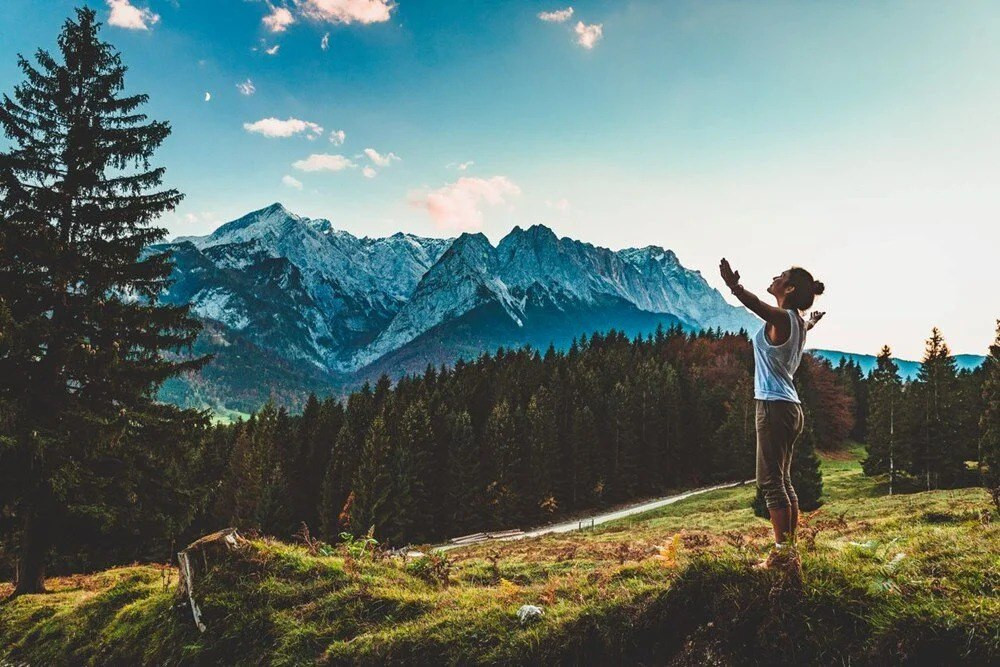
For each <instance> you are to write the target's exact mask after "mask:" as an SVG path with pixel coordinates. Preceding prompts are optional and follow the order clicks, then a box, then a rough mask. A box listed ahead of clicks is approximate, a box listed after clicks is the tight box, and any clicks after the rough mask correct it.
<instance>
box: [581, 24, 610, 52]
mask: <svg viewBox="0 0 1000 667" xmlns="http://www.w3.org/2000/svg"><path fill="white" fill-rule="evenodd" d="M574 31H575V32H576V43H577V44H579V45H580V46H582V47H583V48H585V49H592V48H594V45H595V44H597V42H598V41H599V40H600V39H601V37H603V36H604V24H603V23H591V24H590V25H587V24H586V23H584V22H583V21H577V22H576V28H574Z"/></svg>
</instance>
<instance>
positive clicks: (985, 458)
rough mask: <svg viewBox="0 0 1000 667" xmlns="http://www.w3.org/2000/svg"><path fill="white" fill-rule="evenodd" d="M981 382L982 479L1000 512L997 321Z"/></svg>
mask: <svg viewBox="0 0 1000 667" xmlns="http://www.w3.org/2000/svg"><path fill="white" fill-rule="evenodd" d="M985 374H986V377H985V379H984V381H983V414H982V417H981V419H980V421H979V428H980V432H981V433H982V435H981V441H980V442H981V444H980V446H981V447H982V454H981V455H980V459H981V461H982V471H983V482H984V484H985V486H986V488H987V489H989V491H990V492H991V494H992V495H993V501H994V502H995V503H996V504H997V510H998V511H1000V320H997V335H996V339H995V340H994V341H993V344H992V345H991V346H990V354H989V356H988V357H986V363H985Z"/></svg>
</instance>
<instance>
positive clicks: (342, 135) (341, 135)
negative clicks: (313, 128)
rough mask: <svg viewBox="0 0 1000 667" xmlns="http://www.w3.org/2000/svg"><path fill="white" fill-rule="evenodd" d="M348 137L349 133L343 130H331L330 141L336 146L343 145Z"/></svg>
mask: <svg viewBox="0 0 1000 667" xmlns="http://www.w3.org/2000/svg"><path fill="white" fill-rule="evenodd" d="M346 139H347V133H346V132H344V131H343V130H330V143H331V144H333V145H334V146H343V145H344V141H345V140H346Z"/></svg>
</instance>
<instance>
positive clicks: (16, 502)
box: [0, 8, 199, 594]
mask: <svg viewBox="0 0 1000 667" xmlns="http://www.w3.org/2000/svg"><path fill="white" fill-rule="evenodd" d="M98 29H99V24H98V23H97V22H96V17H95V13H94V11H93V10H91V9H87V8H84V9H79V10H77V12H76V17H75V20H74V19H69V20H67V21H66V22H65V23H64V25H63V29H62V32H61V34H60V36H59V40H58V46H59V57H60V59H57V58H56V57H53V56H52V55H51V54H50V53H48V52H46V51H44V50H39V51H38V52H37V53H36V55H35V59H36V61H37V65H33V64H32V63H30V62H29V61H28V60H26V59H25V58H23V57H21V58H19V60H18V64H19V66H20V69H21V71H22V72H23V73H24V76H25V79H26V80H25V81H24V82H23V83H21V84H18V85H17V86H16V87H15V88H14V97H13V99H12V98H10V97H9V96H7V95H4V97H3V101H2V103H0V125H2V127H3V130H4V133H5V134H6V136H7V138H8V140H9V146H10V147H9V149H8V150H7V151H6V152H3V153H0V215H2V223H0V228H2V231H0V234H2V237H0V301H3V302H4V303H5V304H6V306H7V308H8V309H9V313H10V316H11V319H12V329H13V330H14V331H15V332H16V335H14V336H11V341H12V342H11V344H10V347H9V348H8V350H7V352H6V354H4V355H3V357H2V358H0V401H2V402H6V403H8V404H9V405H10V406H11V411H12V414H13V422H12V423H11V424H10V426H9V430H8V433H9V434H10V437H11V438H12V439H13V441H14V442H15V443H16V444H15V445H14V447H13V448H12V449H11V448H8V449H5V450H4V454H3V461H0V468H4V469H7V470H17V471H18V474H17V475H14V476H13V477H12V478H11V479H10V480H4V484H3V487H4V488H3V491H2V492H0V493H2V495H3V498H2V499H0V501H2V502H3V504H5V505H8V506H10V507H13V508H14V512H15V513H16V515H17V517H18V518H19V520H20V523H21V527H20V530H19V533H18V535H17V544H18V549H19V564H18V581H17V588H16V592H17V593H18V594H20V593H29V592H36V591H40V590H42V589H43V588H44V571H45V561H46V556H47V554H48V552H49V549H50V546H51V545H52V544H53V540H54V538H55V536H56V535H58V534H61V532H63V531H62V528H61V526H60V523H61V522H62V521H65V520H67V518H66V517H67V516H68V514H69V513H70V511H71V506H72V505H73V504H74V503H80V504H82V505H89V506H94V505H97V506H101V505H106V504H107V503H117V502H122V501H123V499H121V498H115V497H108V496H104V497H99V498H94V497H91V498H82V497H80V493H78V492H76V491H75V490H77V489H82V488H83V487H80V485H79V480H80V479H82V478H83V477H86V476H88V475H90V474H98V475H100V473H93V468H94V466H95V465H99V462H100V461H103V460H104V459H105V458H106V457H111V458H114V459H119V460H120V459H121V456H119V455H118V454H117V453H116V451H115V447H114V445H115V444H118V443H122V442H129V441H131V442H134V439H130V438H128V437H127V434H128V432H129V431H130V430H131V429H132V428H133V427H134V426H135V425H136V424H142V423H145V422H150V421H155V420H164V419H165V420H171V419H175V418H178V415H176V414H174V413H172V412H171V411H169V410H167V409H165V408H163V407H161V406H158V405H157V404H155V403H154V402H153V400H152V395H153V391H154V390H155V389H156V388H157V387H158V386H159V385H160V384H161V383H162V382H163V381H165V380H166V379H167V378H169V377H171V376H173V375H175V374H177V373H178V372H181V371H182V370H185V369H191V368H195V367H197V366H198V365H199V362H194V361H188V362H177V361H173V360H168V359H166V358H164V356H163V354H162V352H163V351H165V350H171V349H175V350H180V349H181V348H183V347H186V346H189V345H190V344H191V343H192V342H193V340H194V337H195V336H196V335H197V332H198V329H199V325H198V324H197V322H196V321H195V320H193V319H192V318H190V317H189V316H188V309H187V308H186V307H174V306H164V305H159V304H157V298H158V296H159V295H160V294H161V293H162V291H163V290H164V288H165V286H166V285H167V280H168V277H169V274H170V270H171V264H170V261H169V258H168V256H167V255H165V254H151V255H146V254H144V249H145V248H147V247H148V246H149V245H150V244H151V243H154V242H156V241H158V240H160V239H162V238H163V237H164V235H165V230H163V229H161V228H159V227H154V226H151V224H150V223H151V222H152V221H153V220H155V219H156V218H157V217H158V216H160V215H161V214H162V213H164V212H166V211H169V210H171V209H173V208H175V207H176V205H177V204H178V202H179V201H180V200H181V195H180V193H178V192H177V191H176V190H171V189H166V190H158V189H157V188H158V187H159V186H160V183H161V181H162V178H163V174H164V171H163V169H161V168H151V167H150V164H149V161H150V159H151V158H152V156H153V153H154V151H155V150H156V148H157V147H158V146H159V145H160V144H161V143H162V141H163V140H164V138H166V136H167V135H168V134H169V132H170V128H169V126H168V125H167V124H166V123H162V122H155V121H148V119H147V118H146V116H145V115H144V114H142V113H140V111H139V108H140V107H141V106H142V105H143V104H145V103H146V101H147V97H146V96H145V95H123V94H122V91H123V88H124V76H125V72H126V67H125V66H124V65H123V64H122V61H121V58H120V56H119V55H118V53H117V52H116V51H115V50H114V48H113V47H112V46H111V45H109V44H107V43H106V42H103V41H101V40H100V39H99V36H98ZM148 455H149V456H150V457H155V456H171V455H172V454H171V453H169V452H152V451H151V452H148ZM140 469H141V468H140ZM88 471H89V472H88ZM116 474H122V475H127V474H138V471H137V469H131V468H129V469H124V468H121V467H119V472H118V473H116ZM8 482H9V483H8ZM138 488H139V491H140V492H141V491H142V487H141V485H139V487H138Z"/></svg>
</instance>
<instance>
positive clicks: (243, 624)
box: [0, 449, 1000, 665]
mask: <svg viewBox="0 0 1000 667" xmlns="http://www.w3.org/2000/svg"><path fill="white" fill-rule="evenodd" d="M861 453H862V450H860V449H855V450H852V452H851V455H850V456H839V457H837V458H825V459H824V461H823V473H824V488H825V491H826V495H825V497H824V500H825V504H824V506H823V507H822V508H821V509H820V511H819V512H817V513H815V514H814V515H813V516H811V517H810V518H809V519H808V520H807V521H805V525H804V526H803V527H802V529H801V535H800V544H801V550H802V561H803V569H804V578H803V580H802V581H801V582H798V581H797V580H796V579H795V578H794V577H792V578H788V577H786V576H783V575H781V574H778V573H767V572H757V571H754V570H752V569H751V568H750V567H749V566H750V564H751V563H752V562H754V561H755V560H756V559H757V558H758V557H759V556H760V554H761V553H762V552H763V550H764V549H765V548H766V547H767V545H768V544H769V541H770V535H769V533H770V528H769V525H768V524H767V523H766V522H765V521H763V520H761V519H758V518H756V517H754V516H753V514H752V512H751V510H750V509H749V503H750V500H751V499H752V495H753V492H754V489H753V488H752V486H746V487H738V488H734V489H725V490H720V491H714V492H710V493H706V494H703V495H700V496H695V497H692V498H689V499H687V500H684V501H681V502H678V503H676V504H673V505H668V506H666V507H663V508H660V509H658V510H654V511H651V512H649V513H646V514H643V515H639V516H636V517H630V518H628V519H623V520H621V521H618V522H614V523H610V524H606V525H602V526H600V527H598V528H597V529H595V530H591V531H586V532H578V533H572V534H563V535H549V536H545V537H542V538H538V539H534V540H524V541H519V542H509V543H503V544H495V545H488V544H487V545H477V546H474V547H469V548H466V549H462V550H457V551H453V552H450V553H449V554H448V558H449V559H450V562H449V566H450V572H449V574H448V576H447V581H444V580H443V577H442V576H441V575H440V574H438V575H437V576H435V575H434V571H433V568H430V567H420V565H428V563H422V564H415V563H413V562H411V563H409V564H404V563H403V562H402V561H401V560H399V559H380V560H371V559H365V560H362V561H353V560H351V559H349V558H346V557H345V555H343V554H341V555H336V556H329V557H321V556H313V555H310V554H309V553H308V551H307V550H306V549H305V548H304V547H300V546H292V545H287V544H282V543H278V542H273V541H269V540H254V541H250V542H248V543H247V544H245V545H244V546H243V547H242V548H241V549H240V550H239V551H238V552H234V553H233V554H231V556H229V557H228V558H227V559H226V560H225V561H223V562H220V563H218V564H217V566H216V567H214V569H213V570H212V571H211V573H210V574H209V575H208V576H207V577H203V578H202V579H201V580H200V581H198V582H196V586H195V590H196V598H197V600H198V603H199V605H200V606H201V608H202V610H203V612H204V619H205V622H206V624H207V625H208V630H207V631H206V632H205V633H199V632H198V631H197V629H196V628H195V627H194V624H193V622H192V620H191V615H190V609H189V608H188V607H186V606H185V604H184V601H183V600H180V599H178V598H177V594H176V572H174V571H173V570H172V569H168V570H166V573H167V574H168V575H169V576H171V577H172V582H171V583H169V585H166V586H165V585H164V572H163V570H162V568H161V567H159V566H153V565H147V566H134V567H128V568H119V569H115V570H110V571H108V572H103V573H99V574H96V575H91V576H78V577H69V578H60V579H54V580H52V581H51V582H50V588H52V589H53V590H54V591H55V592H53V593H50V594H46V595H36V596H24V597H21V598H18V599H15V600H13V601H9V602H7V603H6V604H3V605H2V606H0V664H5V663H4V661H5V660H6V661H7V662H10V663H13V664H20V663H22V662H26V663H29V664H39V665H41V664H45V665H77V664H220V663H222V664H231V663H239V664H246V663H250V664H276V665H297V664H312V663H317V662H318V663H321V664H372V665H375V664H379V665H382V664H400V663H409V664H412V663H424V662H426V663H434V664H477V663H479V664H482V663H495V664H526V663H534V664H538V663H544V664H549V663H556V664H560V663H561V664H568V663H573V664H579V663H588V664H607V663H618V662H626V663H633V662H644V663H647V664H648V663H671V664H692V665H693V664H704V663H714V664H789V665H792V664H794V665H802V664H848V663H850V664H883V663H893V664H896V663H899V662H904V663H906V662H909V663H911V664H958V663H964V664H989V663H991V662H992V663H996V662H998V661H1000V623H998V621H997V619H1000V595H998V587H1000V517H997V516H996V513H995V512H991V511H990V501H989V498H988V496H987V494H986V492H985V491H984V490H983V489H977V488H970V489H958V490H947V491H931V492H925V493H914V494H908V495H896V496H893V497H891V498H890V497H888V496H885V495H884V488H883V485H882V482H881V480H872V479H869V478H866V477H864V476H863V475H861V472H860V466H859V464H858V458H859V456H860V455H861ZM672 543H676V544H678V545H679V548H678V549H677V552H676V557H674V555H673V554H671V553H670V552H669V550H667V552H666V554H667V558H663V557H658V555H659V554H661V551H660V547H664V546H667V545H670V544H672ZM898 554H902V556H899V555H898ZM522 604H534V605H538V606H540V607H542V608H543V609H544V610H545V612H544V616H543V617H542V618H541V619H540V620H538V621H537V622H534V623H529V624H527V625H522V624H521V623H520V622H519V621H518V619H517V617H516V611H517V609H518V608H519V607H520V606H521V605H522Z"/></svg>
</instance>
